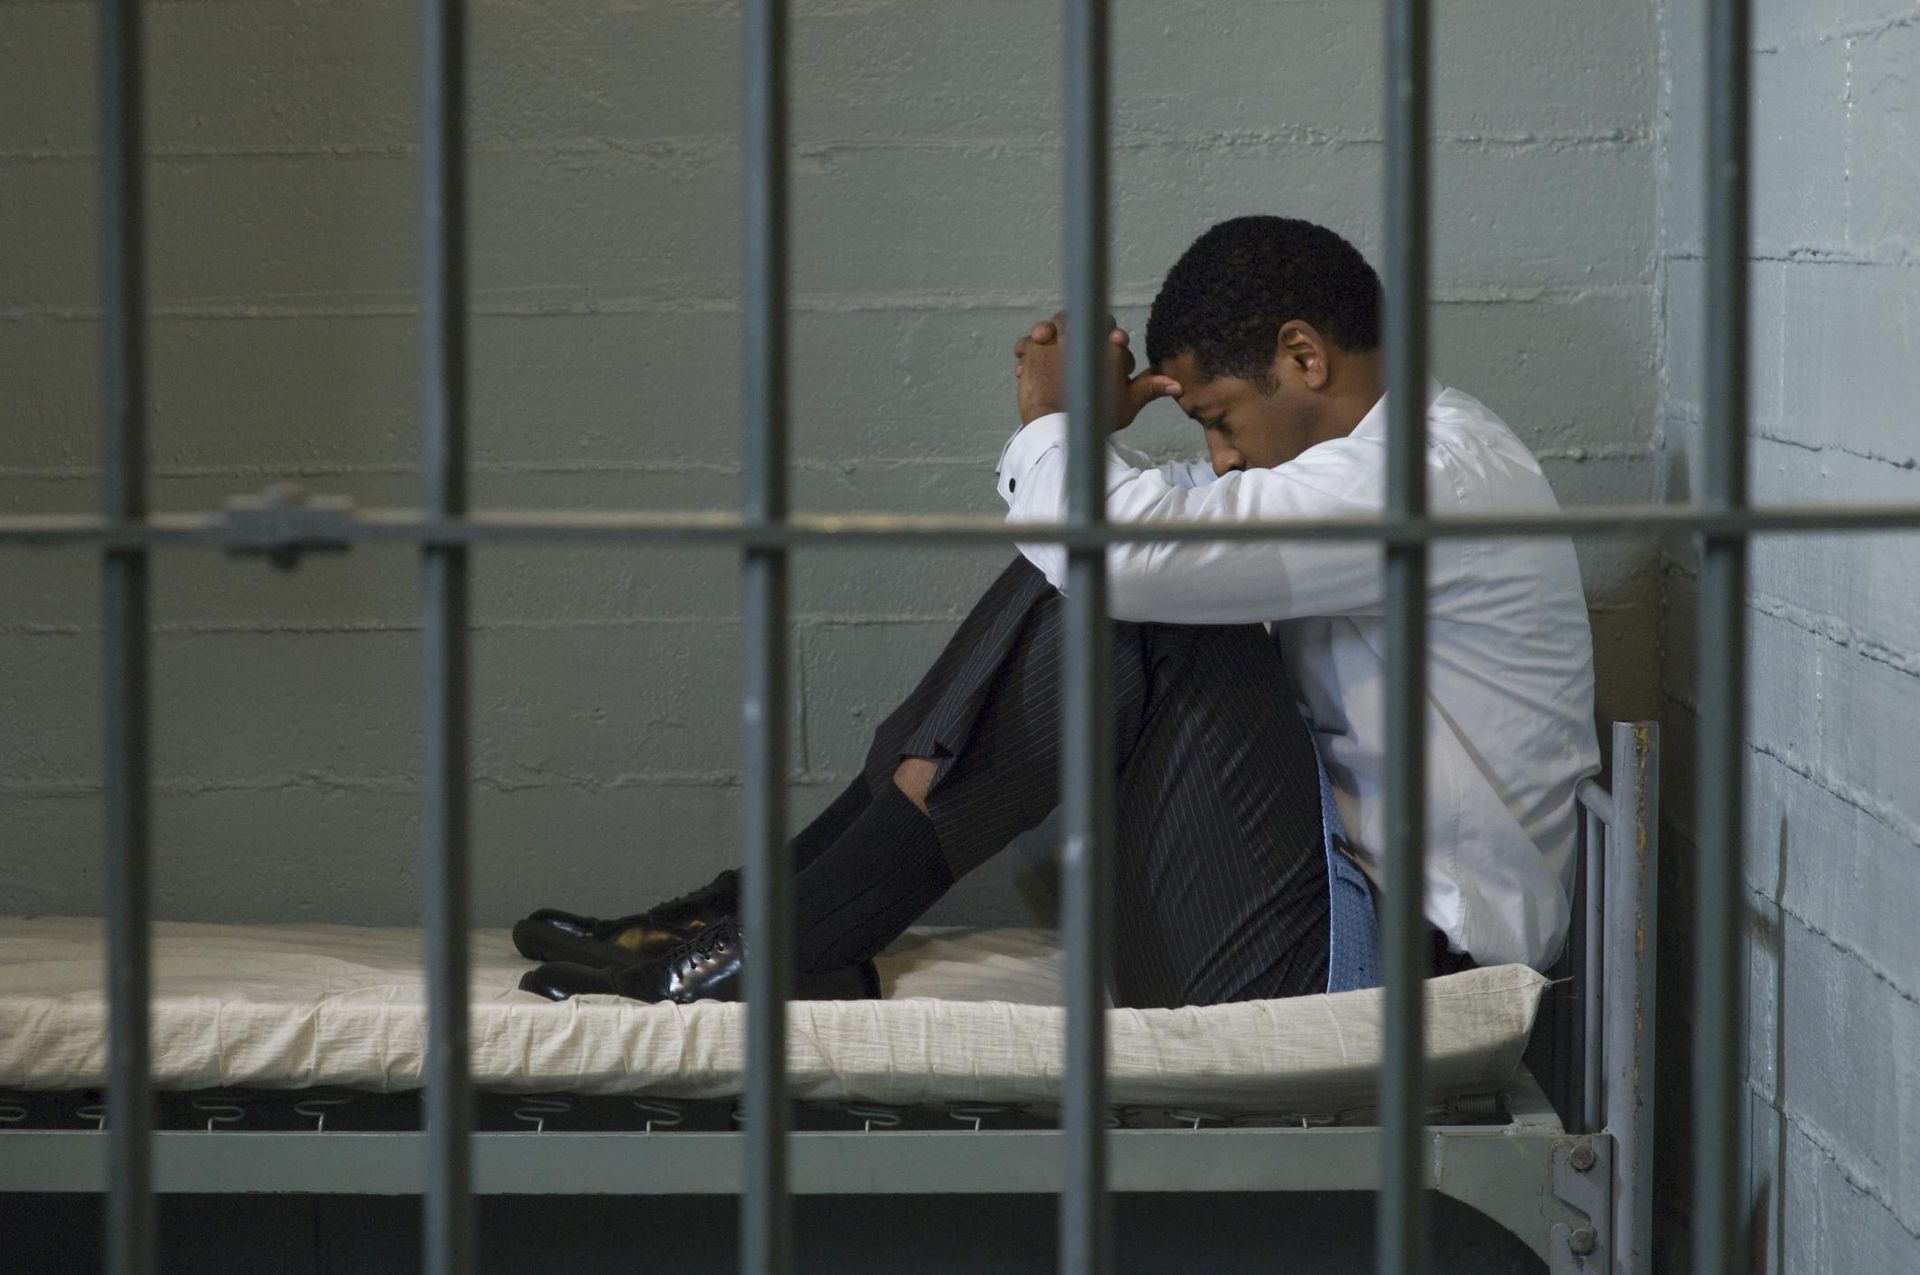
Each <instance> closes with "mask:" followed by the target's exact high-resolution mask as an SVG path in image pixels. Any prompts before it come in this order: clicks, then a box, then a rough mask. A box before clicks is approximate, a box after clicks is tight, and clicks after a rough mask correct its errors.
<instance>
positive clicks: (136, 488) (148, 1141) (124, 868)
mask: <svg viewBox="0 0 1920 1275" xmlns="http://www.w3.org/2000/svg"><path fill="white" fill-rule="evenodd" d="M140 20H141V15H140V7H139V5H138V4H137V3H136V2H135V0H103V3H102V4H101V6H100V37H99V38H100V221H101V236H100V280H101V293H102V297H101V300H102V323H101V332H102V337H103V340H102V350H101V354H102V363H103V367H102V373H103V375H102V389H103V393H102V399H103V404H102V405H103V407H104V409H105V414H104V419H103V421H102V429H101V436H100V442H101V457H102V460H101V470H102V474H103V477H104V482H103V483H102V485H101V505H102V508H103V512H104V513H105V516H106V517H107V518H110V519H113V520H115V521H118V522H122V523H137V522H140V521H143V520H144V519H145V518H146V516H147V319H146V295H145V294H146V216H145V214H146V202H145V182H144V173H143V171H142V165H141V153H142V149H143V138H142V134H143V131H144V130H143V129H142V119H141V106H142V102H141V92H142V83H141V82H142V74H141V72H142V67H141V58H140V46H141V29H140ZM147 572H148V547H147V545H146V544H144V543H134V544H122V545H117V546H112V547H109V548H108V549H107V550H106V552H105V553H104V554H103V555H102V556H101V614H102V624H103V628H104V629H105V632H104V634H103V635H102V646H103V654H104V656H105V665H106V667H105V670H104V676H105V691H106V694H105V704H104V707H105V710H106V715H105V722H104V723H103V726H104V730H103V743H104V744H105V756H104V757H103V758H102V775H101V782H102V787H103V788H104V789H105V794H106V841H107V845H106V852H107V853H106V858H107V862H106V895H107V898H106V903H107V1002H108V1006H109V1008H108V1018H109V1022H108V1041H109V1044H108V1062H107V1138H108V1145H107V1151H108V1163H109V1166H110V1169H109V1176H108V1182H109V1187H108V1192H107V1210H106V1227H107V1246H106V1247H107V1261H108V1265H109V1268H110V1269H111V1270H113V1271H115V1272H117V1275H147V1272H149V1271H152V1270H154V1269H155V1263H154V1225H153V1163H152V1154H153V1139H152V1136H151V1135H152V1132H153V1080H152V1077H151V1076H149V1075H148V1067H149V1051H150V1047H151V1041H150V1036H149V1031H150V1028H151V1022H150V1010H149V1005H148V993H149V990H150V980H151V977H152V976H151V972H150V968H149V956H150V952H151V947H152V926H151V924H150V922H151V920H152V915H151V913H152V895H151V888H150V883H149V874H148V864H149V862H150V859H151V855H150V849H151V847H150V844H149V843H150V833H151V801H152V785H151V783H150V778H151V776H150V774H149V765H150V762H149V755H148V731H149V717H148V712H147V708H148V702H149V700H148V696H149V676H148V654H149V642H150V641H151V637H150V629H149V624H148V614H147V600H148V574H147Z"/></svg>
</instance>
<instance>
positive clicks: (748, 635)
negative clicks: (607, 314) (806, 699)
mask: <svg viewBox="0 0 1920 1275" xmlns="http://www.w3.org/2000/svg"><path fill="white" fill-rule="evenodd" d="M745 17H746V23H745V62H746V67H745V81H746V100H745V103H744V107H745V118H744V121H743V128H744V133H745V136H744V138H743V146H742V152H743V157H744V161H745V167H746V188H745V192H744V193H745V207H744V210H743V212H744V215H743V223H744V224H743V232H744V234H745V243H744V245H743V259H742V263H741V264H742V279H741V286H742V293H743V295H742V298H741V300H742V305H741V310H742V313H743V315H744V316H745V331H744V339H745V350H744V357H745V371H746V391H745V395H746V397H745V404H744V406H745V420H744V431H743V438H742V442H743V452H744V457H745V463H744V466H743V469H744V477H745V480H746V491H745V493H744V497H745V513H746V519H745V521H746V523H747V525H749V526H753V527H777V526H779V525H780V524H782V523H783V522H784V521H785V519H786V516H787V411H788V400H787V357H788V351H787V272H788V237H787V236H788V230H787V118H786V112H787V53H788V36H787V6H786V0H752V3H750V4H748V6H747V10H746V15H745ZM786 617H787V553H786V548H785V547H784V546H782V545H778V544H761V545H746V546H744V548H743V553H742V555H741V620H742V631H743V644H744V655H745V667H744V669H743V670H742V675H743V681H742V692H741V713H742V718H743V720H742V721H741V734H742V738H743V740H744V745H745V750H746V755H745V759H744V769H743V773H742V781H743V783H744V785H745V792H744V797H745V800H744V803H743V804H744V809H743V812H742V830H741V833H742V837H743V838H744V840H745V843H746V844H745V846H744V854H743V859H744V862H745V875H746V898H745V901H744V902H745V909H744V915H743V918H742V919H743V922H744V928H745V933H746V935H747V940H748V941H749V942H750V943H751V944H752V953H751V957H750V959H749V960H748V961H747V964H746V971H745V974H746V996H747V1082H746V1094H745V1104H744V1114H745V1119H746V1138H747V1157H746V1182H745V1183H744V1184H743V1191H742V1194H743V1197H744V1198H743V1199H742V1201H741V1208H740V1253H741V1264H740V1269H741V1270H742V1271H743V1272H746V1273H747V1275H782V1273H784V1272H786V1271H788V1270H790V1269H792V1265H793V1254H792V1248H793V1240H792V1230H793V1224H792V1199H791V1196H790V1195H789V1192H788V1182H787V1132H788V1124H789V1122H790V1119H791V1114H792V1113H791V1108H790V1106H789V1103H788V1098H787V1076H786V1060H787V1048H786V1041H787V1016H786V1015H787V996H788V995H789V992H790V989H791V986H792V980H791V977H790V975H789V965H790V963H791V961H792V959H793V952H792V936H791V930H792V917H791V913H792V907H793V904H792V889H791V880H790V871H789V868H788V857H789V856H788V855H787V853H786V845H785V834H786V797H787V789H786V785H787V652H786Z"/></svg>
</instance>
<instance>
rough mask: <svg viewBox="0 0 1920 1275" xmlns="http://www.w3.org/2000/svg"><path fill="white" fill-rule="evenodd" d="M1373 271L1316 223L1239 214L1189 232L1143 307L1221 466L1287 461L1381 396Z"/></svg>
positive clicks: (1151, 353) (1155, 350)
mask: <svg viewBox="0 0 1920 1275" xmlns="http://www.w3.org/2000/svg"><path fill="white" fill-rule="evenodd" d="M1379 348H1380V278H1379V276H1378V275H1376V274H1375V273H1374V272H1373V267H1371V266H1369V265H1368V264H1367V261H1366V258H1365V257H1362V256H1361V255H1360V253H1359V251H1358V250H1357V249H1355V248H1354V246H1353V245H1352V244H1350V243H1348V242H1347V241H1346V240H1344V239H1342V238H1341V237H1340V236H1339V235H1336V234H1334V233H1333V232H1332V231H1331V230H1328V229H1326V228H1325V227H1324V226H1316V225H1314V224H1313V223H1312V222H1309V221H1297V220H1293V219H1291V218H1287V217H1236V218H1235V219H1233V220H1232V221H1224V222H1221V223H1220V224H1219V225H1217V226H1215V227H1213V229H1211V230H1209V231H1207V232H1206V233H1205V234H1203V235H1201V236H1200V237H1199V238H1198V239H1196V240H1194V242H1193V245H1192V246H1191V247H1189V248H1188V249H1187V250H1186V252H1184V253H1182V254H1181V256H1180V260H1178V261H1177V262H1175V263H1174V266H1173V269H1172V270H1169V271H1168V272H1167V278H1166V282H1165V283H1163V284H1161V286H1160V294H1159V295H1158V296H1157V297H1155V298H1154V301H1153V309H1152V311H1151V312H1150V313H1149V314H1148V316H1147V360H1148V362H1149V363H1151V364H1152V365H1153V366H1154V367H1156V368H1157V369H1158V370H1159V371H1160V372H1162V373H1164V374H1165V375H1167V376H1170V377H1172V378H1173V379H1174V380H1176V381H1178V382H1179V383H1180V388H1181V393H1180V395H1179V398H1178V400H1177V401H1178V402H1179V404H1180V408H1181V410H1182V411H1184V412H1186V414H1187V415H1188V416H1191V417H1192V418H1193V419H1194V420H1196V421H1198V422H1199V423H1200V424H1201V426H1202V428H1204V429H1205V430H1206V435H1207V450H1208V452H1209V454H1210V455H1211V456H1212V459H1213V467H1214V470H1215V472H1217V473H1226V472H1227V471H1228V470H1233V469H1246V468H1265V467H1268V466H1272V465H1278V464H1282V463H1284V462H1285V461H1289V460H1292V459H1293V458H1294V457H1295V456H1297V455H1299V454H1300V453H1301V452H1302V451H1305V450H1306V449H1307V448H1308V447H1311V446H1313V445H1314V444H1315V443H1318V442H1323V441H1325V440H1326V439H1328V438H1335V437H1339V436H1341V435H1344V434H1346V433H1349V432H1351V431H1352V429H1353V427H1354V425H1355V424H1357V423H1358V422H1359V420H1360V417H1361V416H1362V415H1364V414H1365V412H1366V410H1367V409H1368V408H1369V407H1371V406H1372V405H1373V402H1374V400H1375V399H1377V398H1379V396H1380V363H1379Z"/></svg>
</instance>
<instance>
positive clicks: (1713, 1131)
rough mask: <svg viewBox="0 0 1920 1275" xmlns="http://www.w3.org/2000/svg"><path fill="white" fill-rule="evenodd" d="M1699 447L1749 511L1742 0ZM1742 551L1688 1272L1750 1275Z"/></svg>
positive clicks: (1707, 647) (1723, 724)
mask: <svg viewBox="0 0 1920 1275" xmlns="http://www.w3.org/2000/svg"><path fill="white" fill-rule="evenodd" d="M1707 23H1708V26H1707V76H1706V80H1707V154H1706V168H1707V174H1706V185H1707V191H1706V219H1707V224H1706V240H1707V245H1706V257H1707V261H1706V294H1705V295H1706V305H1705V306H1704V308H1703V309H1704V314H1705V316H1706V328H1707V330H1706V341H1707V346H1706V349H1707V364H1706V383H1705V386H1704V395H1705V399H1704V406H1705V411H1704V413H1703V421H1704V433H1705V440H1704V441H1705V447H1704V451H1703V455H1702V465H1701V482H1700V492H1701V503H1702V504H1704V505H1705V506H1706V507H1707V508H1708V509H1710V510H1715V511H1733V510H1740V509H1743V508H1744V507H1745V506H1746V503H1747V300H1748V298H1747V250H1748V231H1749V224H1748V215H1749V214H1748V205H1747V196H1748V189H1749V170H1748V156H1749V146H1748V132H1749V126H1748V121H1749V104H1748V79H1749V76H1748V66H1747V58H1748V48H1749V45H1750V43H1751V40H1750V32H1751V14H1750V11H1749V8H1748V0H1712V4H1711V6H1710V7H1709V9H1708V12H1707ZM1746 594H1747V540H1746V537H1745V536H1744V535H1743V534H1740V533H1738V532H1735V533H1731V534H1723V535H1714V534H1709V535H1707V536H1705V537H1703V541H1702V547H1701V562H1700V603H1699V606H1700V738H1699V744H1698V759H1697V761H1696V765H1695V781H1696V783H1697V784H1698V786H1699V796H1698V801H1699V810H1698V816H1697V819H1698V832H1699V842H1698V846H1699V849H1698V854H1699V861H1698V862H1699V883H1698V887H1697V890H1696V896H1697V897H1696V900H1695V905H1694V909H1695V910H1694V934H1695V936H1696V939H1695V941H1696V942H1697V943H1698V945H1699V946H1698V949H1697V955H1696V958H1695V979H1694V1004H1693V1012H1694V1033H1693V1112H1694V1120H1695V1122H1696V1123H1695V1126H1694V1139H1693V1145H1694V1174H1693V1192H1694V1201H1693V1207H1694V1218H1695V1224H1694V1250H1693V1264H1694V1269H1695V1270H1697V1271H1701V1272H1703V1273H1704V1272H1708V1271H1722V1272H1727V1273H1728V1275H1731V1273H1732V1272H1735V1271H1744V1270H1746V1268H1747V1263H1746V1257H1745V1253H1744V1249H1745V1239H1746V1236H1745V1229H1744V1227H1743V1226H1742V1225H1741V1218H1740V1214H1741V1200H1740V1196H1739V1192H1738V1190H1737V1184H1738V1183H1739V1181H1740V1180H1741V1178H1740V1176H1739V1174H1738V1173H1737V1172H1736V1171H1737V1169H1738V1167H1739V1162H1740V1118H1739V1111H1740V1095H1741V1093H1742V1091H1743V1085H1742V1084H1741V1082H1740V1077H1741V1071H1742V1068H1741V1048H1740V1029H1741V1020H1742V1013H1741V1009H1742V1006H1741V973H1742V971H1743V970H1744V968H1745V962H1744V960H1743V957H1742V954H1741V948H1740V944H1741V930H1740V924H1739V920H1740V898H1741V894H1742V891H1741V888H1740V885H1741V878H1742V870H1741V853H1740V847H1741V842H1742V838H1741V823H1742V816H1743V811H1742V796H1743V792H1744V789H1745V784H1744V782H1743V780H1744V777H1745V773H1746V755H1745V754H1746V671H1747V647H1746Z"/></svg>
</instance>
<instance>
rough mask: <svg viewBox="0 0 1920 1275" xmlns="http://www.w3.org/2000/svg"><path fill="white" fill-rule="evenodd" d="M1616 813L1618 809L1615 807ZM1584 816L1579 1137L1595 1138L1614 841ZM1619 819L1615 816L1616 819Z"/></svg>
mask: <svg viewBox="0 0 1920 1275" xmlns="http://www.w3.org/2000/svg"><path fill="white" fill-rule="evenodd" d="M1614 809H1615V811H1616V812H1617V811H1618V810H1619V807H1618V806H1616V807H1614ZM1586 816H1587V835H1586V843H1587V862H1586V882H1585V889H1584V893H1583V896H1582V898H1581V901H1580V903H1581V912H1582V916H1581V918H1580V943H1581V948H1582V957H1581V959H1582V961H1583V962H1584V968H1583V969H1582V970H1581V978H1580V1007H1581V1011H1582V1012H1581V1029H1580V1052H1581V1057H1582V1061H1581V1064H1580V1132H1581V1133H1593V1132H1594V1131H1596V1130H1597V1129H1599V1128H1600V1118H1601V1117H1600V1101H1601V1099H1600V1091H1601V1075H1600V1065H1601V1064H1600V1057H1601V1055H1600V1049H1601V1045H1602V1043H1603V1042H1604V1040H1605V1032H1606V1027H1605V1022H1604V1020H1603V1019H1602V1018H1601V1015H1600V1006H1601V1004H1602V999H1601V998H1602V997H1603V996H1604V995H1605V991H1606V981H1607V962H1606V946H1605V943H1606V932H1607V925H1606V917H1607V908H1606V897H1607V855H1608V854H1610V853H1611V852H1612V850H1613V844H1614V843H1613V837H1612V835H1611V834H1610V833H1609V832H1607V831H1606V825H1605V824H1603V823H1602V822H1601V821H1600V816H1598V815H1596V814H1594V813H1593V811H1591V810H1589V811H1587V812H1586ZM1614 817H1615V818H1616V819H1617V818H1618V817H1619V815H1618V813H1616V814H1615V816H1614Z"/></svg>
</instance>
